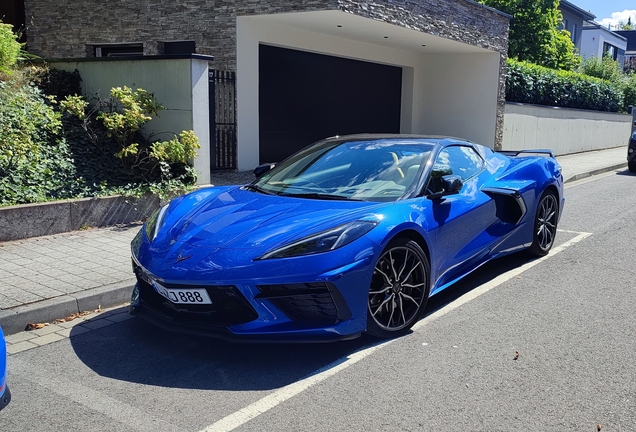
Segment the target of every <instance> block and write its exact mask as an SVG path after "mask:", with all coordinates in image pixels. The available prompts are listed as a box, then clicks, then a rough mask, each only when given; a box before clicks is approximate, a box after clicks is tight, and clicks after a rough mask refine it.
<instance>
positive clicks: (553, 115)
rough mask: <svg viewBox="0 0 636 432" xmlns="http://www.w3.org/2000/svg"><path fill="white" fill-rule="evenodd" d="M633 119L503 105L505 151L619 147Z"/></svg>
mask: <svg viewBox="0 0 636 432" xmlns="http://www.w3.org/2000/svg"><path fill="white" fill-rule="evenodd" d="M631 121H632V116H630V115H627V114H616V113H605V112H600V111H584V110H572V109H566V108H551V107H543V106H537V105H522V104H506V113H505V116H504V136H503V145H502V147H503V149H504V150H523V149H540V148H548V149H551V150H552V151H553V152H554V154H555V155H564V154H571V153H579V152H584V151H591V150H602V149H608V148H614V147H621V146H625V145H626V144H627V140H628V138H629V136H630V133H631Z"/></svg>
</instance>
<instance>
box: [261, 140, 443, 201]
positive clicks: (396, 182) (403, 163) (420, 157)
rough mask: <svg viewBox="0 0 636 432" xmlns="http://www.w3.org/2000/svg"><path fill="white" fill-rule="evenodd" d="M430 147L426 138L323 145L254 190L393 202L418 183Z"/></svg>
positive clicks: (307, 151) (289, 162) (294, 158)
mask: <svg viewBox="0 0 636 432" xmlns="http://www.w3.org/2000/svg"><path fill="white" fill-rule="evenodd" d="M432 148H433V144H431V143H430V142H427V141H425V140H422V139H398V138H391V139H376V140H368V141H351V142H336V143H332V142H328V143H322V144H320V143H319V144H316V145H314V146H311V147H309V148H307V149H305V150H302V151H300V152H299V153H297V154H296V155H294V156H292V157H291V158H289V159H287V160H286V161H285V162H283V163H282V164H281V165H278V166H277V167H276V168H274V169H273V170H272V171H270V172H268V173H266V174H265V175H263V176H262V177H261V178H260V179H258V180H256V181H255V182H254V183H253V184H252V187H251V188H252V189H253V190H257V191H260V192H262V193H269V194H276V195H285V196H295V197H301V198H316V199H342V200H363V201H393V200H396V199H398V198H400V197H401V196H402V195H404V194H405V193H406V192H407V191H410V190H411V189H412V188H413V187H414V186H415V185H416V184H417V181H418V180H419V177H420V175H421V174H420V173H421V172H422V170H423V168H424V165H425V164H426V161H427V159H428V157H429V155H430V152H431V150H432Z"/></svg>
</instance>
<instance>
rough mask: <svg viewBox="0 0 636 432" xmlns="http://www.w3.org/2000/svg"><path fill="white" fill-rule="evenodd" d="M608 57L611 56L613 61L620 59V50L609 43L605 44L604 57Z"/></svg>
mask: <svg viewBox="0 0 636 432" xmlns="http://www.w3.org/2000/svg"><path fill="white" fill-rule="evenodd" d="M606 55H608V56H610V57H611V59H612V60H616V59H617V58H618V48H616V47H615V46H614V45H611V44H608V43H607V42H603V57H605V56H606Z"/></svg>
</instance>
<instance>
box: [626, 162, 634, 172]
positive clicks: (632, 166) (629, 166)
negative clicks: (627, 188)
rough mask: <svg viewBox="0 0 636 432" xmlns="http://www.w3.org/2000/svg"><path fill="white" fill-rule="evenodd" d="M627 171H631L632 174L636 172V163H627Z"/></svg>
mask: <svg viewBox="0 0 636 432" xmlns="http://www.w3.org/2000/svg"><path fill="white" fill-rule="evenodd" d="M627 169H629V170H630V171H631V172H636V161H629V162H627Z"/></svg>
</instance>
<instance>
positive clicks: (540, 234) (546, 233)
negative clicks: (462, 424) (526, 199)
mask: <svg viewBox="0 0 636 432" xmlns="http://www.w3.org/2000/svg"><path fill="white" fill-rule="evenodd" d="M558 218H559V204H558V202H557V198H556V196H555V195H554V192H550V191H546V192H544V193H543V195H542V196H541V199H540V200H539V205H538V206H537V213H536V216H535V218H534V236H533V240H532V246H530V249H529V250H528V251H529V252H530V253H531V254H532V255H535V256H544V255H547V254H548V252H550V249H551V248H552V245H553V244H554V238H555V237H556V231H557V221H558Z"/></svg>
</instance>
